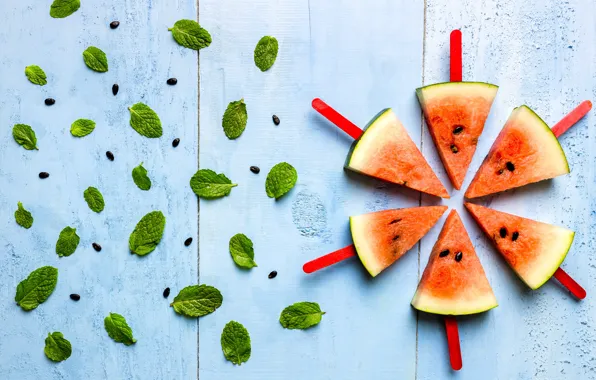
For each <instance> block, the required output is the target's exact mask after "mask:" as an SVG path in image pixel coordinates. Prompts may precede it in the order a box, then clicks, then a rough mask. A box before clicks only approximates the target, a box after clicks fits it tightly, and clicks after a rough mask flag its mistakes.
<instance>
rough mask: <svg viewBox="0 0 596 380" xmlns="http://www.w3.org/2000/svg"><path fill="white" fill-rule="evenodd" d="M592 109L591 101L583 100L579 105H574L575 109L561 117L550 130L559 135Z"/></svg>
mask: <svg viewBox="0 0 596 380" xmlns="http://www.w3.org/2000/svg"><path fill="white" fill-rule="evenodd" d="M591 109H592V102H591V101H589V100H584V101H583V102H582V103H581V104H580V105H579V106H577V107H575V109H574V110H573V111H571V112H569V113H568V114H567V115H566V116H565V117H564V118H562V119H561V121H559V122H558V123H557V124H555V126H554V127H552V131H553V133H554V134H555V136H557V137H559V136H561V135H562V134H563V133H565V132H567V130H568V129H569V128H571V127H573V125H575V123H577V122H578V121H579V120H580V119H581V118H582V117H584V116H586V114H587V113H588V112H590V110H591Z"/></svg>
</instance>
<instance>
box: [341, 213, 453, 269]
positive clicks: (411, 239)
mask: <svg viewBox="0 0 596 380" xmlns="http://www.w3.org/2000/svg"><path fill="white" fill-rule="evenodd" d="M446 210H447V207H446V206H428V207H412V208H402V209H395V210H385V211H378V212H372V213H369V214H364V215H358V216H352V217H350V229H351V231H352V240H353V241H354V246H355V247H356V251H357V252H358V256H359V257H360V260H361V261H362V264H363V265H364V267H365V268H366V270H368V272H369V273H370V274H371V276H373V277H374V276H376V275H377V274H379V273H381V271H383V270H384V269H385V268H387V267H388V266H390V265H391V264H393V263H394V262H395V261H397V260H398V259H399V258H400V257H402V256H403V255H404V254H405V253H406V252H407V251H408V250H409V249H410V248H412V247H413V246H414V244H416V243H417V242H418V240H420V239H421V238H422V237H423V236H424V235H426V233H427V232H428V231H429V230H430V229H431V228H432V227H433V226H434V225H435V224H436V223H437V221H438V220H439V218H441V215H443V213H444V212H445V211H446Z"/></svg>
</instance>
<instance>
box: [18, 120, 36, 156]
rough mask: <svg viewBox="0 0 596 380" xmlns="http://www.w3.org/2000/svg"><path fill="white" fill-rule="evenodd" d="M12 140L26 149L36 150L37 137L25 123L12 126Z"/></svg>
mask: <svg viewBox="0 0 596 380" xmlns="http://www.w3.org/2000/svg"><path fill="white" fill-rule="evenodd" d="M12 137H13V138H14V141H16V142H17V144H19V145H20V146H22V147H23V148H25V149H27V150H37V149H38V148H37V137H36V136H35V131H33V129H32V128H31V127H30V126H28V125H27V124H15V126H14V127H12Z"/></svg>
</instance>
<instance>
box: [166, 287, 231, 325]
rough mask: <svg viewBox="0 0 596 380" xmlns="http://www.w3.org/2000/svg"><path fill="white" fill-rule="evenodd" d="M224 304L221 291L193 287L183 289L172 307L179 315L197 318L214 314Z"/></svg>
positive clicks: (212, 288) (211, 288)
mask: <svg viewBox="0 0 596 380" xmlns="http://www.w3.org/2000/svg"><path fill="white" fill-rule="evenodd" d="M222 302H223V297H222V295H221V293H220V291H219V290H217V289H216V288H214V287H213V286H209V285H191V286H187V287H186V288H184V289H182V290H181V291H180V293H178V295H177V296H176V297H175V298H174V302H172V303H171V304H170V306H171V307H173V308H174V311H176V313H178V314H182V315H185V316H187V317H193V318H197V317H202V316H204V315H207V314H211V313H213V312H214V311H215V310H217V309H218V308H219V307H220V306H221V303H222Z"/></svg>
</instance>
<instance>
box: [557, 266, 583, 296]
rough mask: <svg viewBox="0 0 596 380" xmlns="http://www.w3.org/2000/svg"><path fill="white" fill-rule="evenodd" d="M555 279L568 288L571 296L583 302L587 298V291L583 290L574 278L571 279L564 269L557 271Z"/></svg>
mask: <svg viewBox="0 0 596 380" xmlns="http://www.w3.org/2000/svg"><path fill="white" fill-rule="evenodd" d="M553 277H554V278H556V279H557V281H559V282H560V283H561V285H563V286H564V287H566V288H567V290H569V291H570V292H571V294H573V295H574V296H575V297H577V298H578V299H580V300H583V299H584V298H586V290H585V289H584V288H582V287H581V285H580V284H578V283H577V282H576V281H575V280H574V279H573V278H571V276H569V275H568V274H567V272H565V271H564V270H563V269H561V268H559V269H557V270H556V271H555V274H554V275H553Z"/></svg>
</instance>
